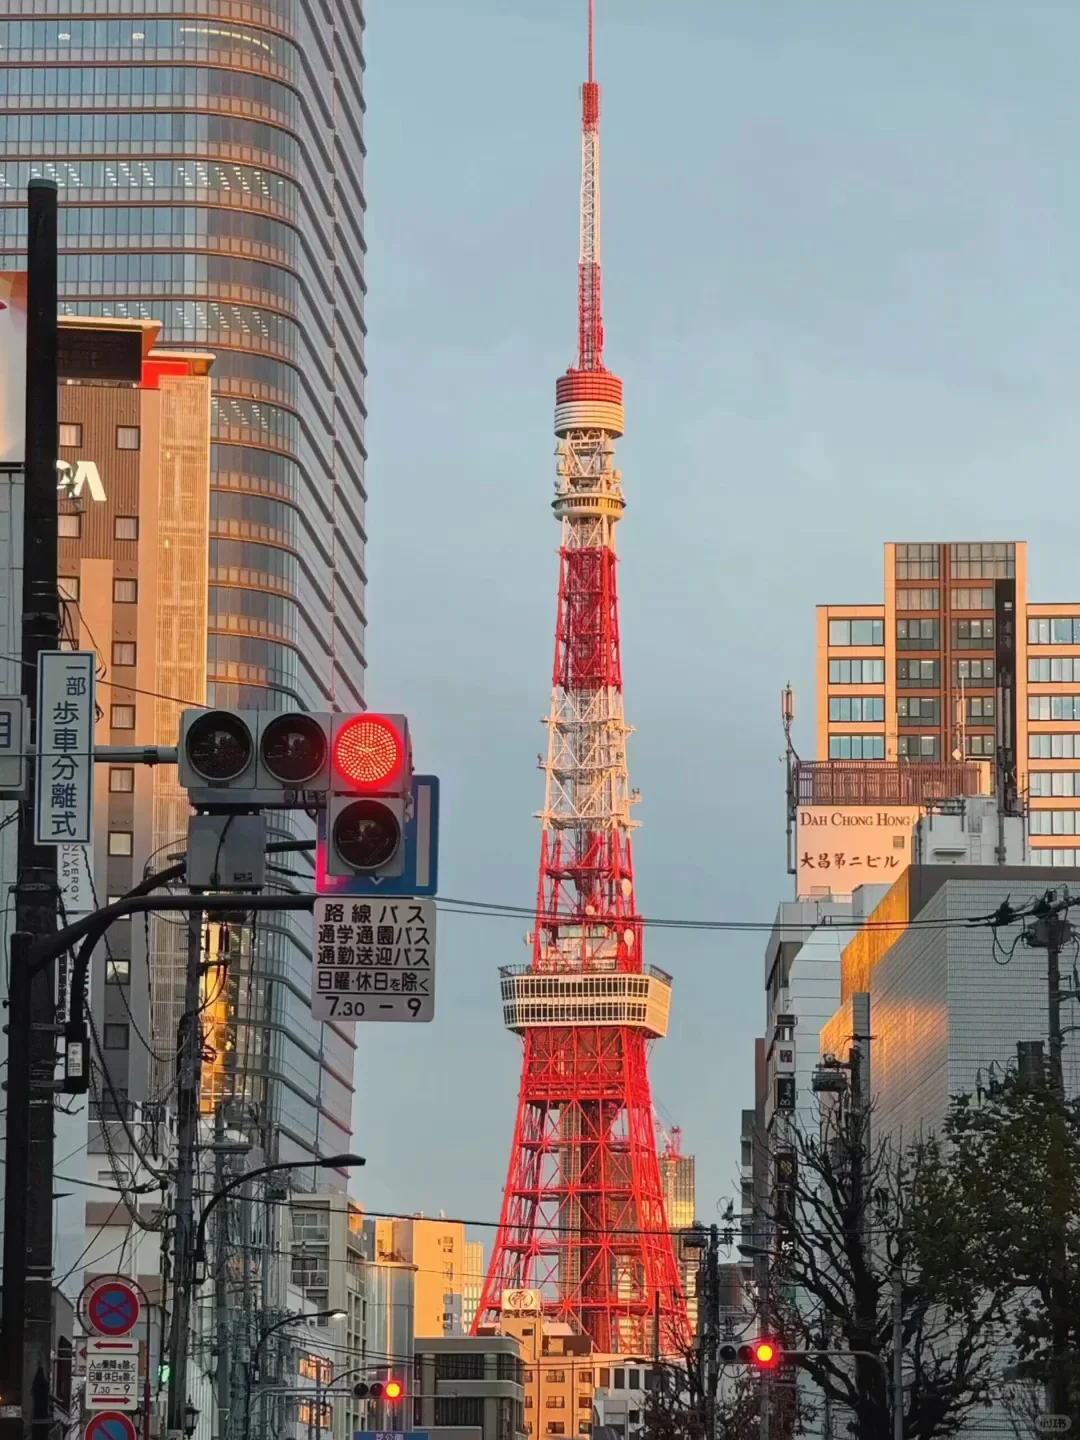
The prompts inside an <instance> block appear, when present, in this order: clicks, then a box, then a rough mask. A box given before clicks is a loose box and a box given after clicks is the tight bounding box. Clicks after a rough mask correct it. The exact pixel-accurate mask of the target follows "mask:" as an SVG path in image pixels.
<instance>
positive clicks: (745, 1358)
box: [737, 1337, 780, 1370]
mask: <svg viewBox="0 0 1080 1440" xmlns="http://www.w3.org/2000/svg"><path fill="white" fill-rule="evenodd" d="M737 1358H738V1362H739V1364H740V1365H753V1366H754V1368H755V1369H757V1370H775V1369H776V1367H777V1366H778V1365H779V1364H780V1346H779V1345H778V1344H777V1342H776V1341H775V1340H768V1339H765V1338H764V1337H759V1338H758V1339H757V1340H754V1341H752V1342H751V1343H750V1344H749V1345H740V1346H739V1352H738V1356H737Z"/></svg>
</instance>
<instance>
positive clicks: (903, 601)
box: [896, 590, 941, 610]
mask: <svg viewBox="0 0 1080 1440" xmlns="http://www.w3.org/2000/svg"><path fill="white" fill-rule="evenodd" d="M940 597H941V591H940V590H897V592H896V608H897V610H939V609H940V608H941V607H940V605H939V604H938V601H939V599H940Z"/></svg>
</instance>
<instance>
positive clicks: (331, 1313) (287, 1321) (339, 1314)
mask: <svg viewBox="0 0 1080 1440" xmlns="http://www.w3.org/2000/svg"><path fill="white" fill-rule="evenodd" d="M333 1158H334V1159H336V1160H341V1159H342V1158H343V1157H342V1156H340V1155H338V1156H335V1157H333ZM322 1163H323V1164H332V1163H333V1161H332V1160H331V1161H323V1162H322ZM363 1163H364V1162H363V1161H362V1160H361V1161H360V1164H361V1165H362V1164H363ZM269 1168H270V1169H274V1170H279V1169H284V1168H286V1167H284V1166H279V1165H274V1166H270V1167H269ZM251 1173H252V1174H253V1175H259V1174H261V1173H262V1172H261V1171H260V1170H253V1171H252V1172H251ZM243 1178H244V1179H250V1178H251V1177H250V1176H244V1177H243ZM348 1318H349V1316H348V1311H346V1310H315V1311H313V1312H312V1313H311V1314H309V1315H286V1316H285V1317H284V1318H283V1319H281V1320H275V1321H274V1323H273V1325H268V1326H267V1327H266V1329H265V1330H264V1331H263V1332H262V1334H261V1335H260V1336H259V1339H258V1343H257V1344H256V1346H255V1353H254V1354H253V1355H252V1357H251V1359H250V1360H249V1361H248V1364H247V1374H246V1376H245V1377H244V1388H245V1391H246V1394H245V1397H244V1440H251V1377H252V1375H253V1374H254V1372H255V1371H256V1370H257V1369H258V1367H259V1356H260V1355H261V1354H262V1348H263V1346H264V1345H265V1344H266V1342H267V1340H269V1339H270V1336H271V1335H273V1334H275V1333H276V1332H277V1331H278V1330H284V1329H285V1327H286V1325H295V1324H296V1323H297V1322H298V1321H300V1320H347V1319H348ZM262 1428H263V1429H264V1430H265V1429H266V1426H265V1425H264V1426H263V1427H262Z"/></svg>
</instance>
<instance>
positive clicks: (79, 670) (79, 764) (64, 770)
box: [34, 650, 97, 845]
mask: <svg viewBox="0 0 1080 1440" xmlns="http://www.w3.org/2000/svg"><path fill="white" fill-rule="evenodd" d="M96 663H97V655H96V654H95V653H94V651H93V650H43V651H42V652H41V654H40V655H39V656H38V694H37V702H38V705H37V729H38V733H37V741H38V747H37V795H36V797H35V799H36V804H35V806H34V811H35V814H34V831H35V834H34V839H35V842H36V843H37V844H38V845H67V844H79V845H86V844H89V841H90V833H91V827H92V820H93V796H94V667H95V665H96Z"/></svg>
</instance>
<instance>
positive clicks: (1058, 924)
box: [1026, 891, 1073, 1415]
mask: <svg viewBox="0 0 1080 1440" xmlns="http://www.w3.org/2000/svg"><path fill="white" fill-rule="evenodd" d="M1053 893H1054V892H1053V891H1048V892H1047V894H1046V895H1045V896H1044V897H1043V899H1042V900H1041V901H1040V902H1039V903H1038V905H1037V906H1036V907H1035V912H1034V913H1035V923H1034V925H1033V926H1032V928H1031V929H1030V930H1029V931H1028V932H1027V936H1026V939H1027V943H1028V944H1029V945H1030V946H1031V947H1032V948H1033V949H1035V950H1045V951H1046V1017H1047V1033H1048V1038H1049V1041H1050V1044H1049V1052H1050V1053H1049V1068H1050V1090H1051V1092H1052V1094H1053V1095H1054V1098H1055V1099H1056V1100H1057V1101H1058V1103H1059V1104H1060V1105H1061V1106H1062V1107H1064V1104H1065V1071H1064V1064H1063V1058H1064V1048H1065V1038H1064V1035H1063V1033H1062V1029H1061V1001H1062V991H1061V947H1062V946H1063V945H1064V944H1066V943H1067V942H1068V941H1070V940H1071V939H1072V938H1073V927H1072V925H1071V924H1070V922H1069V919H1068V911H1067V908H1066V906H1065V904H1063V903H1061V902H1058V903H1057V904H1053V903H1051V902H1052V900H1053ZM1070 994H1071V992H1070ZM1055 1219H1056V1220H1057V1221H1058V1224H1057V1225H1056V1227H1055V1229H1056V1234H1055V1236H1054V1243H1053V1253H1052V1263H1053V1274H1052V1276H1051V1282H1050V1297H1051V1306H1052V1309H1051V1316H1050V1378H1049V1383H1048V1384H1047V1387H1046V1392H1047V1393H1046V1402H1047V1411H1048V1413H1049V1414H1051V1415H1068V1414H1069V1381H1068V1371H1069V1331H1070V1324H1069V1312H1070V1299H1069V1284H1068V1274H1067V1266H1068V1256H1067V1254H1066V1242H1065V1225H1066V1217H1065V1216H1064V1215H1061V1214H1059V1215H1057V1216H1055Z"/></svg>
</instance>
